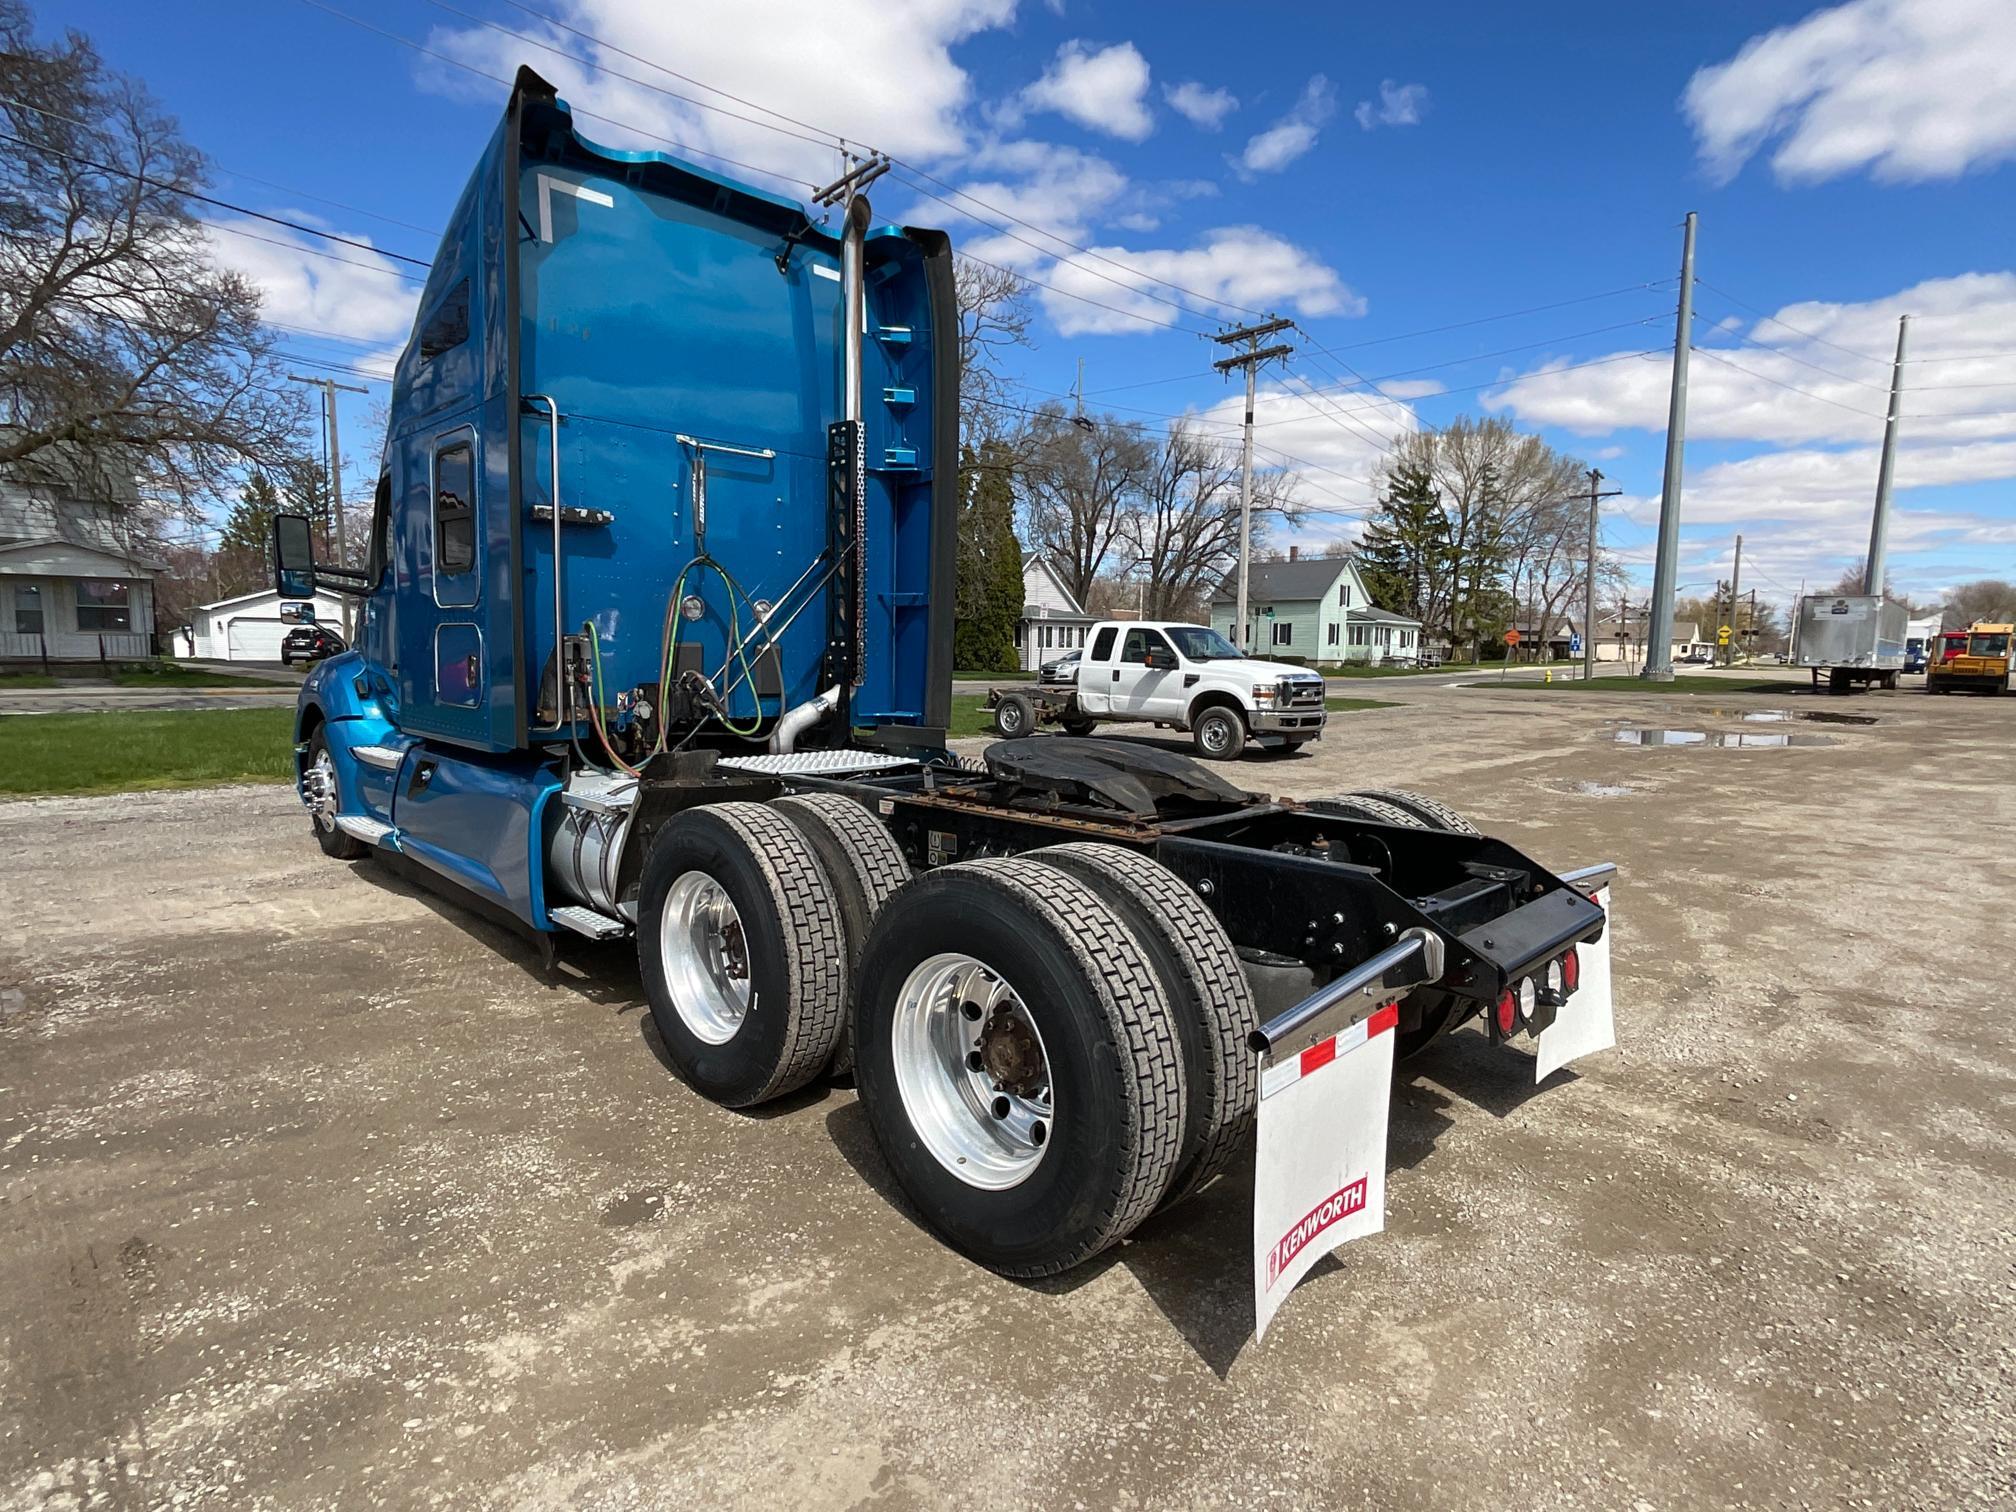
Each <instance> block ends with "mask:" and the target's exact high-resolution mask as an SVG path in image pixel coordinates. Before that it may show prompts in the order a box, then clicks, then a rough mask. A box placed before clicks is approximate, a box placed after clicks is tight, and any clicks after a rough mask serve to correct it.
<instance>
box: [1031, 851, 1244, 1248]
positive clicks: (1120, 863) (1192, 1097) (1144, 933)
mask: <svg viewBox="0 0 2016 1512" xmlns="http://www.w3.org/2000/svg"><path fill="white" fill-rule="evenodd" d="M1029 859H1030V860H1032V861H1045V862H1048V863H1049V864H1050V865H1052V866H1056V867H1058V868H1060V869H1062V870H1064V871H1068V872H1071V873H1073V874H1074V875H1076V876H1078V877H1080V878H1081V879H1083V880H1085V881H1087V882H1089V883H1091V884H1092V885H1094V886H1095V887H1099V888H1101V889H1102V890H1103V891H1105V892H1106V894H1107V895H1108V898H1109V901H1113V900H1116V899H1117V901H1118V902H1119V903H1120V905H1121V910H1122V912H1124V913H1125V914H1126V915H1127V916H1128V922H1129V923H1130V924H1132V925H1133V926H1134V930H1135V933H1136V934H1137V935H1138V936H1140V937H1141V939H1142V940H1143V942H1144V943H1148V944H1154V943H1157V942H1159V943H1160V944H1161V946H1162V947H1163V949H1162V951H1161V952H1160V954H1161V955H1162V961H1163V965H1164V971H1163V975H1164V981H1163V984H1162V986H1163V995H1164V997H1165V999H1166V1000H1167V1001H1168V1002H1169V1003H1170V1005H1171V1007H1172V1008H1174V1009H1175V1010H1176V1011H1177V1012H1178V1014H1179V1015H1180V1017H1179V1020H1178V1024H1177V1029H1178V1033H1179V1034H1180V1035H1181V1037H1182V1040H1183V1046H1184V1050H1185V1064H1184V1081H1185V1083H1186V1085H1187V1088H1188V1102H1189V1116H1188V1118H1187V1120H1186V1127H1185V1129H1184V1134H1183V1148H1182V1153H1181V1156H1180V1157H1179V1160H1178V1164H1177V1169H1176V1173H1175V1175H1174V1176H1173V1177H1172V1178H1171V1180H1170V1184H1169V1190H1168V1193H1167V1194H1166V1195H1165V1196H1164V1197H1163V1198H1162V1201H1161V1203H1160V1204H1159V1208H1169V1207H1173V1206H1174V1205H1175V1204H1177V1203H1179V1202H1181V1201H1183V1200H1184V1199H1185V1198H1187V1197H1190V1196H1192V1195H1194V1194H1195V1193H1196V1192H1198V1191H1199V1190H1201V1189H1202V1188H1203V1187H1204V1186H1205V1185H1207V1184H1208V1183H1209V1182H1210V1181H1211V1179H1212V1178H1213V1177H1215V1176H1217V1175H1218V1174H1219V1173H1220V1172H1222V1171H1223V1170H1225V1169H1226V1167H1227V1166H1228V1165H1229V1164H1230V1163H1231V1161H1232V1158H1233V1157H1234V1155H1236V1154H1237V1153H1238V1151H1239V1148H1240V1146H1241V1145H1242V1144H1243V1143H1244V1141H1245V1139H1246V1137H1247V1135H1249V1134H1250V1133H1251V1132H1252V1129H1253V1115H1254V1109H1255V1108H1256V1107H1257V1106H1258V1105H1259V1100H1260V1071H1259V1062H1258V1061H1256V1060H1255V1059H1254V1057H1253V1053H1252V1051H1251V1050H1249V1049H1248V1048H1247V1044H1246V1038H1247V1036H1248V1035H1249V1034H1251V1033H1252V1031H1253V1030H1254V1029H1255V1028H1256V1027H1257V1026H1258V1024H1259V1012H1258V1010H1257V1009H1256V1008H1255V1006H1254V1002H1253V989H1252V987H1251V986H1250V985H1249V984H1248V982H1247V980H1246V973H1245V971H1244V969H1243V968H1242V967H1241V966H1240V964H1239V954H1238V952H1237V951H1236V950H1234V949H1233V948H1232V941H1231V939H1230V937H1229V936H1227V935H1226V933H1225V929H1224V926H1223V925H1221V924H1220V923H1219V922H1218V919H1217V916H1216V915H1215V914H1213V913H1212V912H1211V910H1210V909H1209V908H1207V907H1206V906H1205V905H1204V903H1203V901H1202V900H1201V899H1199V898H1198V896H1197V895H1196V894H1195V893H1193V892H1192V891H1191V890H1190V889H1189V888H1188V887H1186V886H1184V885H1183V882H1182V880H1181V879H1180V878H1179V877H1177V875H1176V874H1175V873H1174V872H1172V871H1170V870H1169V868H1168V867H1166V866H1163V865H1162V864H1161V863H1160V862H1158V861H1156V860H1154V859H1152V858H1151V857H1148V856H1144V855H1142V854H1141V853H1140V852H1138V851H1131V850H1128V849H1126V848H1125V847H1124V846H1118V845H1101V844H1098V843H1096V842H1090V841H1079V842H1075V843H1073V844H1069V845H1053V846H1046V847H1045V848H1044V849H1042V850H1038V851H1031V852H1030V853H1029ZM1170 976H1175V977H1176V978H1177V979H1176V980H1169V979H1168V978H1169V977H1170ZM1159 1208H1158V1210H1159Z"/></svg>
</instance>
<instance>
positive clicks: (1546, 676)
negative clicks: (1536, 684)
mask: <svg viewBox="0 0 2016 1512" xmlns="http://www.w3.org/2000/svg"><path fill="white" fill-rule="evenodd" d="M1540 681H1542V682H1544V683H1552V682H1553V681H1554V669H1553V668H1552V667H1549V668H1548V669H1547V670H1546V671H1545V672H1542V673H1541V674H1540Z"/></svg>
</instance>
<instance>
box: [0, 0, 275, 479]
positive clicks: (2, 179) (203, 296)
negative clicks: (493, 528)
mask: <svg viewBox="0 0 2016 1512" xmlns="http://www.w3.org/2000/svg"><path fill="white" fill-rule="evenodd" d="M0 118H4V120H5V122H6V128H5V134H6V137H7V138H9V140H0V422H4V424H0V466H9V467H11V468H12V469H13V470H14V471H15V472H16V474H17V476H25V477H29V478H34V479H38V480H40V481H46V482H50V483H53V484H56V485H57V486H59V488H64V489H67V490H69V491H71V492H74V493H77V494H81V495H84V496H86V497H95V498H116V497H119V496H120V495H121V494H122V492H123V493H125V494H130V493H131V492H132V490H133V488H134V484H135V481H136V480H137V482H138V486H139V492H140V494H141V495H142V496H143V497H147V498H150V499H153V500H157V501H158V500H163V499H172V500H174V501H177V502H179V503H180V504H182V505H184V506H187V505H188V503H189V501H191V500H192V499H194V498H196V497H198V496H202V495H215V494H217V493H219V492H220V491H222V489H223V487H224V485H225V484H226V483H227V482H228V480H229V479H230V478H231V476H232V475H233V474H235V473H236V472H237V471H238V469H239V468H240V467H241V465H243V464H246V463H251V464H253V465H270V464H276V463H277V462H278V461H279V459H280V458H281V457H282V456H284V455H285V454H286V453H287V452H288V451H290V450H292V449H294V448H295V447H296V446H298V442H296V441H295V439H294V438H295V434H296V432H297V431H298V430H299V428H300V425H301V419H302V413H303V410H302V401H301V400H300V398H299V396H297V395H296V394H293V393H291V392H290V391H289V390H288V387H287V385H286V384H285V383H284V382H283V381H282V380H283V378H284V374H282V373H281V372H280V370H279V369H278V367H277V366H276V365H275V362H274V359H273V356H272V351H271V344H270V340H269V338H268V337H267V335H266V334H265V332H264V331H263V330H262V329H261V327H260V323H259V297H258V294H257V292H256V290H254V289H253V287H252V286H251V285H250V284H249V283H248V282H247V281H246V280H245V279H243V278H241V277H240V276H238V275H237V274H234V273H228V272H224V271H222V270H220V269H219V268H217V267H216V266H215V264H214V263H213V262H212V261H211V259H210V257H209V253H208V247H207V244H206V242H205V238H204V231H203V228H202V225H201V223H200V222H199V221H198V220H197V219H196V217H195V215H194V214H193V213H192V210H191V201H190V199H189V196H190V195H191V194H192V193H193V192H195V191H197V189H198V188H199V186H200V184H201V182H202V160H201V158H200V157H199V156H198V154H197V153H196V152H195V150H194V149H193V148H191V147H190V146H188V145H187V144H186V143H185V142H183V141H182V140H181V137H180V135H179V134H178V132H177V130H176V127H175V124H174V122H173V121H172V120H170V119H169V118H168V117H166V116H164V115H162V114H161V113H160V112H159V110H158V109H157V108H156V107H155V105H154V103H153V101H152V100H150V99H149V98H148V96H147V94H146V92H145V91H144V90H143V89H142V88H141V87H140V86H139V85H138V84H137V83H135V82H133V81H132V80H130V79H126V78H124V77H122V76H120V75H118V74H115V73H113V72H111V71H110V70H109V69H107V68H106V67H105V65H104V63H103V61H102V60H101V59H100V58H99V56H98V54H97V52H96V51H95V50H94V49H93V48H92V46H91V44H90V42H89V41H88V40H87V39H86V38H84V37H82V36H80V35H79V34H77V33H75V32H71V33H68V34H66V35H65V36H64V38H63V39H62V40H61V41H60V42H57V43H54V44H51V45H48V46H41V45H38V44H37V42H36V40H35V36H34V23H33V20H32V18H31V16H30V14H29V12H28V9H27V7H26V6H25V5H23V4H22V3H20V0H0Z"/></svg>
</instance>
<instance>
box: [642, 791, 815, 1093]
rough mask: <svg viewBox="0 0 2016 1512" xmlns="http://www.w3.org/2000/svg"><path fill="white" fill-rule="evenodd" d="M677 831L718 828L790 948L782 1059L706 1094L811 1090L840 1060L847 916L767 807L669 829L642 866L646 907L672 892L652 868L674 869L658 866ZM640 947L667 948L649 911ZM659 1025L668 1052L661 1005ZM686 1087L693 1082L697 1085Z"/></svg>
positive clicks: (708, 813)
mask: <svg viewBox="0 0 2016 1512" xmlns="http://www.w3.org/2000/svg"><path fill="white" fill-rule="evenodd" d="M680 826H688V827H695V826H710V827H713V828H715V829H716V830H717V831H718V834H717V839H725V840H726V841H727V843H728V844H729V845H730V846H732V847H733V848H734V849H736V850H739V851H740V852H741V853H742V858H743V859H744V860H745V861H746V862H747V863H748V864H749V865H750V866H751V867H753V868H754V870H755V872H756V874H757V875H758V876H759V877H761V878H762V879H763V882H764V884H765V886H766V888H767V890H768V892H769V896H770V901H771V904H772V906H773V908H774V910H775V913H776V916H777V921H778V924H779V928H780V934H781V938H782V943H783V960H782V961H781V962H780V963H779V965H780V968H781V971H782V975H783V979H784V987H783V991H782V993H781V994H780V995H781V996H782V997H783V999H784V1002H783V1026H782V1040H781V1045H780V1047H779V1049H778V1052H777V1054H776V1057H775V1060H774V1062H773V1063H772V1064H771V1065H770V1066H769V1067H768V1068H767V1074H764V1075H761V1076H760V1077H759V1078H757V1079H754V1080H752V1081H751V1082H749V1083H748V1084H747V1085H745V1086H742V1087H739V1088H737V1089H735V1090H733V1091H730V1092H727V1093H725V1094H722V1093H719V1092H717V1091H712V1090H709V1089H707V1088H704V1087H703V1088H701V1089H700V1090H702V1091H703V1092H705V1093H706V1094H707V1095H709V1096H711V1097H714V1098H715V1100H716V1101H719V1102H722V1103H724V1104H725V1105H726V1106H729V1107H738V1108H743V1107H751V1106H754V1105H755V1104H757V1103H761V1102H765V1101H768V1100H769V1099H771V1098H773V1097H778V1096H781V1095H782V1094H784V1093H786V1092H791V1091H795V1090H796V1089H798V1088H799V1087H802V1086H804V1085H805V1084H806V1083H807V1082H809V1081H811V1080H812V1079H813V1078H814V1077H815V1076H817V1075H818V1074H819V1073H820V1071H822V1070H823V1069H824V1068H825V1067H826V1065H827V1064H828V1062H830V1061H831V1060H832V1058H833V1048H834V1045H835V1044H836V1043H837V1042H838V1040H839V1037H840V1029H841V1026H842V1024H843V1023H844V1022H845V1019H846V1009H847V976H848V973H847V966H846V958H845V953H844V945H843V942H844V940H845V932H844V929H843V927H842V924H841V920H840V907H839V904H838V903H836V902H835V901H834V898H833V892H832V889H831V888H830V887H829V886H828V885H827V882H826V875H825V873H824V871H823V870H821V868H820V865H819V861H818V858H817V856H816V855H815V854H814V852H813V850H812V846H811V843H810V842H809V841H808V840H806V839H805V837H804V836H803V835H802V834H800V833H799V831H798V829H797V828H796V826H794V825H793V824H792V823H791V821H790V820H789V819H788V818H786V817H785V816H784V815H782V814H778V813H773V812H772V811H771V810H770V809H769V808H768V807H766V806H765V805H763V804H761V803H712V804H706V805H703V806H702V807H699V808H694V809H688V810H687V811H686V812H685V813H682V814H680V815H678V816H677V817H676V818H674V819H673V820H671V821H670V822H669V823H668V824H667V825H666V827H665V829H663V830H661V831H660V832H659V834H658V835H657V837H655V839H654V841H653V844H652V848H651V853H650V854H649V855H647V857H646V858H645V863H644V865H645V893H646V896H647V898H648V897H649V895H650V893H651V892H652V890H653V887H654V885H663V886H669V885H670V882H671V880H672V879H671V878H669V877H666V878H662V879H660V878H658V877H655V876H654V863H656V866H657V869H658V870H661V871H662V870H669V866H666V865H665V864H664V863H663V861H662V859H661V858H662V857H664V856H665V855H666V854H667V852H666V842H667V840H668V838H670V837H672V836H673V835H674V834H675V832H676V831H677V829H678V827H680ZM738 911H739V910H738ZM750 926H751V921H750V920H748V919H746V918H745V919H744V921H743V928H744V930H745V932H747V931H748V930H749V929H750ZM637 939H638V946H639V953H640V955H642V954H644V953H645V952H647V951H648V952H653V953H655V952H656V951H658V949H659V948H660V947H659V941H658V930H657V928H656V927H655V925H654V924H653V923H652V921H651V917H650V910H649V909H648V907H647V909H646V911H645V913H644V914H643V915H642V916H640V918H639V921H638V930H637ZM749 949H750V954H751V956H752V957H753V956H754V955H755V953H756V944H755V942H753V941H752V942H751V944H750V947H749ZM651 979H652V973H651V968H650V966H648V965H647V966H646V967H645V980H646V986H647V991H648V989H649V987H650V983H651ZM667 1006H668V1009H669V1011H670V1012H671V1014H672V1015H673V1017H675V1018H676V1016H677V1010H676V1008H670V1007H669V1000H668V1005H667ZM652 1016H653V1018H655V1019H657V1020H658V1022H659V1029H660V1033H661V1037H664V1038H665V1039H666V1040H667V1042H668V1048H670V1041H671V1036H670V1035H669V1034H667V1033H666V1029H667V1024H666V1015H665V1013H663V1012H661V1011H660V1006H659V1003H658V1002H657V1001H656V1000H655V998H654V1000H653V1002H652ZM735 1038H736V1039H738V1040H739V1039H740V1038H741V1035H740V1034H739V1033H738V1034H737V1035H736V1037H735ZM734 1042H735V1041H734V1040H731V1041H730V1043H731V1044H733V1043H734ZM687 1079H688V1080H689V1081H691V1080H692V1078H691V1077H690V1076H689V1077H688V1078H687ZM696 1085H697V1083H696Z"/></svg>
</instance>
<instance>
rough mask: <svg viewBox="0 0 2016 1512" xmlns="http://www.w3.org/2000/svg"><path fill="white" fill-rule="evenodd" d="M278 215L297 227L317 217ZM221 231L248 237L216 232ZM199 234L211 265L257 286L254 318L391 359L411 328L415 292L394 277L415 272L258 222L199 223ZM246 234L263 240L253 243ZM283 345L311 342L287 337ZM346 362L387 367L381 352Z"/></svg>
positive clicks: (360, 237)
mask: <svg viewBox="0 0 2016 1512" xmlns="http://www.w3.org/2000/svg"><path fill="white" fill-rule="evenodd" d="M284 213H285V214H287V215H289V216H290V217H292V218H293V219H296V220H300V221H303V222H312V221H316V220H319V219H320V218H319V217H317V216H314V215H312V214H308V213H306V212H303V211H299V210H291V211H286V212H284ZM227 226H229V227H236V228H238V230H241V231H246V232H250V233H251V236H245V235H237V234H234V233H233V232H232V231H228V230H224V229H221V228H223V227H227ZM330 229H331V230H335V229H336V228H335V227H333V226H332V227H330ZM205 234H206V235H207V237H208V239H209V242H210V248H211V255H212V256H213V257H215V259H216V260H217V262H219V263H220V264H222V265H223V266H224V267H227V268H230V269H232V270H234V271H236V272H238V273H242V274H243V275H244V276H245V277H246V278H248V279H249V280H251V282H252V283H253V284H255V285H256V286H257V287H258V289H259V294H260V301H261V314H262V315H263V316H264V317H265V318H266V319H268V320H271V321H276V322H279V323H281V324H283V325H291V326H306V327H309V328H311V329H313V330H316V331H323V332H327V333H328V334H329V335H332V336H342V337H349V338H352V339H353V340H357V341H376V342H384V343H386V344H387V345H388V346H389V347H392V348H393V351H392V353H391V355H392V356H394V357H396V355H397V350H396V348H397V346H398V345H403V343H404V340H405V337H406V334H407V333H408V332H409V331H410V330H411V329H412V326H413V308H414V306H415V305H416V304H417V303H418V302H419V299H420V286H419V284H417V283H414V282H409V281H408V280H407V279H406V278H405V277H402V276H401V275H404V274H409V273H413V272H416V271H417V270H415V269H411V268H407V267H405V266H403V265H402V264H399V263H395V262H393V261H392V260H391V259H390V258H388V257H383V256H380V255H379V254H378V253H376V252H370V251H366V250H364V249H363V248H360V247H344V246H332V245H330V244H328V243H326V242H323V241H320V240H318V239H316V238H314V237H309V236H303V235H301V234H300V233H298V232H294V231H289V230H287V229H285V228H284V227H280V226H274V225H269V224H268V223H266V222H264V221H240V220H235V219H230V218H224V217H220V218H218V219H217V220H214V221H209V222H206V223H205ZM342 234H343V235H345V236H347V237H349V238H350V239H351V240H353V241H369V240H370V238H369V237H368V236H366V235H364V234H363V233H361V232H355V231H344V232H343V233H342ZM252 236H256V237H259V238H262V239H261V240H257V241H255V240H252ZM288 339H289V340H292V341H297V342H298V341H301V340H308V339H312V338H308V337H305V336H300V335H294V334H291V333H290V334H289V336H288ZM345 360H346V361H351V360H354V361H356V362H357V363H358V365H360V366H371V367H378V366H388V367H389V363H388V362H387V361H386V354H385V353H378V354H373V355H371V356H367V357H360V358H356V359H349V358H346V359H345Z"/></svg>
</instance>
